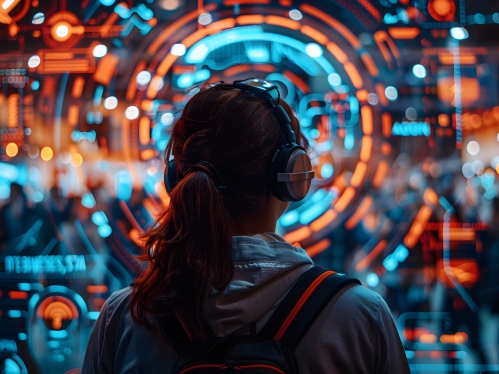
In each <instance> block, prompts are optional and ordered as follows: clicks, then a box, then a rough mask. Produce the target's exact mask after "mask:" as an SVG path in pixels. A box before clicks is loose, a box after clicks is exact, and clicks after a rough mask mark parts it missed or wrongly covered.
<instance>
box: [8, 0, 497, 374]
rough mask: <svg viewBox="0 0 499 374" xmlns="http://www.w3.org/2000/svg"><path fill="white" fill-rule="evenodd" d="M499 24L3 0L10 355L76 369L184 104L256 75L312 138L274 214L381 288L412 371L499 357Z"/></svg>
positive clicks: (482, 366)
mask: <svg viewBox="0 0 499 374" xmlns="http://www.w3.org/2000/svg"><path fill="white" fill-rule="evenodd" d="M498 35H499V2H496V1H492V0H491V1H471V0H331V1H325V0H324V1H308V2H306V1H295V0H215V1H210V0H205V1H203V0H200V1H188V0H124V1H121V2H120V1H119V0H118V1H116V0H81V1H68V0H58V1H55V0H54V1H44V0H41V1H40V0H0V368H1V370H2V372H5V373H28V372H29V373H78V372H80V369H81V365H82V360H83V355H84V352H85V347H86V344H87V341H88V338H89V335H90V331H91V329H92V327H93V324H94V323H95V320H96V319H97V318H98V316H99V312H100V308H101V307H102V305H103V303H104V302H105V300H106V299H107V298H108V297H109V296H110V295H111V294H112V293H113V292H114V291H117V290H119V289H122V288H124V287H127V286H128V285H129V284H130V283H131V282H132V281H133V279H134V278H135V276H136V275H137V274H138V273H139V272H140V271H141V270H142V269H143V268H144V266H145V265H144V264H143V263H141V262H139V261H138V260H137V259H136V257H135V256H136V255H138V254H140V253H142V250H143V249H142V244H143V243H142V241H141V240H140V239H139V237H140V235H141V234H142V233H144V232H145V231H146V230H147V229H148V228H149V227H151V225H153V224H154V223H155V219H156V217H157V215H158V214H159V213H160V212H161V211H162V210H163V209H164V208H165V207H166V206H168V204H169V197H168V194H167V192H166V190H165V187H164V184H163V171H164V168H165V164H164V161H163V155H164V150H165V147H166V144H167V142H168V140H169V136H170V133H171V128H172V120H173V116H174V114H175V113H176V112H178V111H179V110H181V109H182V107H183V106H184V105H185V104H186V102H187V101H188V100H189V98H190V97H191V95H192V93H193V92H195V90H194V91H193V90H191V88H192V87H193V86H201V85H202V84H204V83H205V82H218V81H221V80H223V81H225V82H232V81H233V80H237V79H245V78H249V77H255V78H261V79H265V80H267V81H269V82H273V83H275V84H276V85H277V86H278V87H279V89H280V91H281V94H282V96H281V97H283V98H284V100H285V101H286V102H287V103H288V104H290V105H291V107H292V108H293V109H294V111H295V112H296V115H297V117H298V119H299V121H300V124H301V128H302V132H303V133H304V135H305V136H306V137H307V139H308V141H309V142H310V144H311V146H312V147H311V157H312V162H313V167H314V170H315V179H314V180H313V182H312V187H311V190H310V192H309V194H308V195H307V196H306V198H305V199H303V200H301V201H299V202H295V203H292V204H291V205H290V207H289V208H288V210H287V211H286V212H285V213H284V214H283V215H282V217H281V218H280V219H279V221H278V225H277V233H278V234H279V235H281V236H283V237H284V239H285V240H286V241H288V242H290V243H292V244H294V245H297V246H300V247H302V248H304V249H305V250H306V251H307V252H308V254H309V255H310V256H311V257H312V258H313V259H314V261H315V263H316V264H319V265H322V266H326V267H328V268H330V269H333V270H335V271H338V272H343V273H346V274H347V275H349V276H352V277H356V278H358V279H359V280H360V281H361V282H362V283H363V285H364V286H365V287H368V288H370V289H372V290H373V291H375V292H377V293H379V294H380V295H381V296H382V297H383V298H384V299H385V300H386V302H387V303H388V305H389V307H390V309H391V311H392V314H393V317H394V320H395V322H396V324H397V328H398V330H399V334H400V336H401V340H402V343H403V345H404V348H405V349H406V355H407V358H408V361H409V365H410V367H411V371H412V372H413V373H477V374H478V373H499V338H498V337H499V197H498V193H499V187H498V186H499V177H498V173H499V103H498V100H499V96H498V73H499V69H498V68H499V61H498V59H499V39H498V37H497V36H498Z"/></svg>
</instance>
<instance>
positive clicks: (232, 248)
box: [83, 81, 409, 374]
mask: <svg viewBox="0 0 499 374" xmlns="http://www.w3.org/2000/svg"><path fill="white" fill-rule="evenodd" d="M255 82H256V84H259V82H257V81H255ZM264 84H265V85H266V83H264ZM265 85H264V86H262V87H263V88H262V89H264V88H268V87H269V86H265ZM260 96H261V95H259V92H258V91H256V95H252V94H250V93H248V92H246V91H245V89H244V88H243V89H242V91H241V90H239V89H236V88H234V87H233V86H232V85H219V86H215V87H214V88H211V89H209V90H206V91H201V92H200V93H198V94H196V95H194V96H193V98H192V99H191V100H190V101H189V103H188V104H187V106H186V108H185V109H184V112H183V114H182V117H181V118H180V119H179V120H178V121H177V122H176V123H175V125H174V128H173V133H172V137H171V140H170V143H169V145H168V149H167V154H166V156H165V157H166V162H167V163H169V165H168V170H167V174H166V176H165V184H166V187H167V190H168V192H169V195H170V205H169V206H168V207H167V209H166V211H165V212H164V214H163V215H162V217H161V219H160V220H159V224H158V225H157V226H156V227H155V228H154V229H153V230H152V231H150V232H149V233H147V234H146V236H145V238H146V243H145V249H146V254H145V255H144V256H143V259H145V260H147V261H149V267H148V268H147V270H146V271H145V272H144V273H142V274H141V275H139V277H138V278H137V279H136V280H135V281H134V283H132V286H131V287H129V288H126V289H124V290H122V291H119V292H117V293H114V294H113V295H112V296H111V297H110V298H109V299H108V300H107V301H106V303H105V305H104V306H103V308H102V311H101V315H100V316H99V319H98V320H97V322H96V325H95V327H94V329H93V331H92V334H91V337H90V341H89V345H88V348H87V352H86V355H85V360H84V365H83V373H111V372H113V373H143V372H147V373H148V374H153V373H171V372H172V369H173V366H174V364H175V361H176V359H177V352H176V351H175V349H173V347H172V346H171V345H169V344H168V342H167V338H166V337H167V336H168V326H163V325H161V324H160V322H159V321H160V318H161V317H162V316H164V315H168V314H170V315H171V314H172V313H175V315H176V316H177V317H179V320H180V322H181V323H182V326H183V328H184V329H185V332H186V333H187V335H188V336H189V338H190V339H191V340H193V341H203V340H206V339H207V337H206V335H205V329H204V325H203V321H204V320H205V321H206V322H207V323H208V325H209V326H210V327H211V329H212V330H213V332H214V333H215V335H216V336H217V337H224V336H228V335H230V334H233V335H248V334H250V325H251V324H254V323H256V331H257V332H258V331H259V330H260V329H261V328H262V327H263V326H264V325H265V323H266V322H267V321H268V319H269V318H270V317H271V315H272V314H273V312H274V311H275V309H276V308H277V306H278V305H279V304H280V302H281V301H282V300H283V298H284V297H285V296H286V294H287V293H288V291H289V290H290V289H291V287H292V286H293V284H294V283H295V282H296V281H297V280H298V279H299V278H300V276H301V275H302V274H303V273H305V272H306V271H307V270H309V269H310V268H311V267H312V266H313V263H312V260H311V259H310V257H309V256H308V255H307V254H306V252H305V251H304V250H303V249H301V248H299V247H295V246H292V245H291V244H289V243H287V242H285V241H284V240H283V239H282V238H281V237H279V236H278V235H277V234H275V233H274V231H275V224H276V221H277V219H278V218H279V217H280V216H281V215H282V213H283V212H284V211H285V210H286V208H287V207H288V205H289V203H288V202H290V201H299V200H301V199H302V198H303V197H304V196H305V194H306V193H307V192H308V189H309V188H310V175H311V174H313V172H311V171H310V168H311V164H310V161H309V160H308V157H305V155H306V153H305V148H302V147H301V146H299V145H297V144H296V143H293V142H292V140H291V141H289V139H292V138H293V137H294V135H293V136H291V135H290V133H289V128H292V129H293V130H294V132H295V133H296V134H299V136H298V141H297V143H299V144H301V145H302V146H303V147H306V141H305V140H304V138H303V136H302V135H301V133H300V131H299V124H298V122H297V120H296V118H295V117H294V116H293V114H292V112H291V110H290V108H289V107H288V106H287V105H286V104H284V103H282V101H279V100H276V101H275V102H274V103H272V102H271V103H270V104H271V105H268V104H267V103H266V101H269V100H268V99H264V100H262V99H261V97H260ZM279 103H280V104H282V106H283V107H284V108H283V109H282V110H283V111H284V110H285V111H286V113H287V115H288V116H289V117H290V118H291V120H290V123H289V122H288V125H290V127H289V128H286V126H285V125H286V124H285V123H283V121H282V118H281V117H280V116H279V115H276V112H275V107H276V104H279ZM276 117H277V118H276ZM281 125H282V126H281ZM171 150H173V154H174V156H175V161H169V153H170V152H171ZM280 150H284V151H280ZM286 150H287V151H289V153H288V154H285V153H284V152H286ZM283 154H284V155H283ZM201 160H202V161H201ZM206 160H207V161H206ZM307 160H308V161H307ZM276 163H277V164H279V163H280V165H276ZM174 168H176V169H177V170H176V171H175V173H171V172H172V170H175V169H174ZM276 174H277V175H276ZM279 175H280V176H279ZM179 176H180V177H179ZM176 178H177V179H176ZM269 178H270V180H269ZM273 178H275V180H274V179H273ZM255 233H259V234H255ZM252 234H253V235H252ZM165 334H166V336H165ZM295 356H296V360H297V363H298V369H299V372H300V373H302V374H303V373H366V372H368V373H409V369H408V365H407V361H406V358H405V352H404V349H403V347H402V345H401V342H400V339H399V337H398V333H397V330H396V328H395V325H394V323H393V320H392V318H391V315H390V312H389V310H388V307H387V306H386V303H385V302H384V301H383V299H382V298H381V297H380V296H379V295H378V294H376V293H374V292H372V291H370V290H368V289H366V288H364V287H362V286H359V285H349V286H346V287H344V288H342V289H341V290H340V291H339V292H338V293H337V294H336V295H335V296H334V297H333V298H332V299H331V300H330V301H329V302H328V304H327V305H326V307H325V308H324V309H323V310H322V312H321V313H320V314H319V315H318V317H317V319H316V320H315V321H314V322H313V324H312V325H311V327H310V328H309V330H308V331H307V333H306V334H305V335H304V337H303V339H302V340H301V342H300V343H299V345H298V346H297V348H296V350H295Z"/></svg>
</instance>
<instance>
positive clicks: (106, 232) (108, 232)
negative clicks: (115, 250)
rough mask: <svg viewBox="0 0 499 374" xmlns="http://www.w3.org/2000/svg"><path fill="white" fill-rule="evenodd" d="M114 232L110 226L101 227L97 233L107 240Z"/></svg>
mask: <svg viewBox="0 0 499 374" xmlns="http://www.w3.org/2000/svg"><path fill="white" fill-rule="evenodd" d="M112 232H113V229H111V226H109V225H108V224H104V225H100V226H99V228H98V229H97V233H98V234H99V235H100V236H101V237H103V238H107V237H108V236H109V235H111V233H112Z"/></svg>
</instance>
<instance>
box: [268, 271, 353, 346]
mask: <svg viewBox="0 0 499 374" xmlns="http://www.w3.org/2000/svg"><path fill="white" fill-rule="evenodd" d="M348 284H361V283H360V281H359V280H358V279H355V278H349V277H346V276H345V275H344V274H339V273H336V272H334V271H332V270H328V269H325V268H323V267H319V266H314V267H313V268H311V269H310V270H308V271H306V272H305V273H304V274H303V275H302V276H301V277H300V278H299V279H298V280H297V281H296V283H295V284H294V285H293V287H292V288H291V290H290V291H289V292H288V294H287V295H286V297H285V298H284V300H283V301H282V302H281V304H279V306H278V307H277V309H276V311H275V312H274V313H273V314H272V316H271V317H270V319H269V320H268V322H267V323H266V324H265V326H264V327H263V328H262V330H261V331H260V332H259V333H258V336H260V337H262V338H266V339H273V340H277V341H280V342H282V343H283V344H284V345H286V346H287V347H289V348H291V349H293V350H294V349H296V347H297V346H298V344H299V343H300V341H301V339H302V338H303V336H304V335H305V333H306V332H307V331H308V329H309V328H310V326H311V325H312V323H313V322H314V321H315V319H316V318H317V317H318V315H319V314H320V312H321V311H322V309H323V308H324V307H325V306H326V305H327V304H328V302H329V301H330V300H331V299H332V298H333V297H334V295H335V294H336V293H337V292H338V291H339V290H340V289H341V288H342V287H344V286H346V285H348Z"/></svg>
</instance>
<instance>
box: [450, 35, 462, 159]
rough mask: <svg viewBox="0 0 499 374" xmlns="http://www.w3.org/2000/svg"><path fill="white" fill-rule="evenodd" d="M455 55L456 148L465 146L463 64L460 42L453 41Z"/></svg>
mask: <svg viewBox="0 0 499 374" xmlns="http://www.w3.org/2000/svg"><path fill="white" fill-rule="evenodd" d="M452 54H453V55H454V106H455V107H456V148H457V149H461V147H462V144H463V130H462V129H463V104H462V97H461V62H460V60H459V40H457V39H453V40H452Z"/></svg>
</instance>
